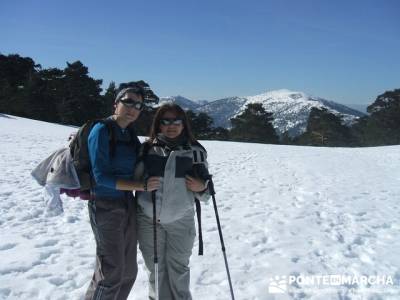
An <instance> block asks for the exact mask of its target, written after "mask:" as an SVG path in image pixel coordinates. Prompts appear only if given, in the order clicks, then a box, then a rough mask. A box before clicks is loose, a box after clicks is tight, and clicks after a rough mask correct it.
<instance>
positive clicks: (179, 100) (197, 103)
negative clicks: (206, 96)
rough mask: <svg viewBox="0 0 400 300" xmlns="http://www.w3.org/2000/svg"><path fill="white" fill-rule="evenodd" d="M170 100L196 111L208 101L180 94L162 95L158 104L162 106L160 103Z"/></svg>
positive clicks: (186, 108)
mask: <svg viewBox="0 0 400 300" xmlns="http://www.w3.org/2000/svg"><path fill="white" fill-rule="evenodd" d="M168 102H173V103H176V104H178V105H179V106H181V107H182V108H183V109H185V110H192V111H195V110H196V109H197V108H199V107H200V106H202V105H204V104H206V103H208V102H207V101H205V100H200V101H194V100H190V99H187V98H185V97H182V96H179V95H178V96H170V97H161V98H160V102H159V103H158V105H157V106H160V105H162V104H164V103H168Z"/></svg>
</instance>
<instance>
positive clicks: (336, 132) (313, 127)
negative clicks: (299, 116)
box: [295, 107, 351, 146]
mask: <svg viewBox="0 0 400 300" xmlns="http://www.w3.org/2000/svg"><path fill="white" fill-rule="evenodd" d="M295 141H296V143H298V144H301V145H313V146H350V145H351V134H350V128H349V127H347V126H345V125H343V121H342V118H341V117H340V116H338V115H335V114H334V113H331V112H329V111H328V110H327V109H326V108H316V107H314V108H312V109H311V112H310V115H309V117H308V121H307V129H306V132H305V133H304V134H302V135H300V136H299V137H297V138H296V139H295Z"/></svg>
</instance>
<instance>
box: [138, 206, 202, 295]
mask: <svg viewBox="0 0 400 300" xmlns="http://www.w3.org/2000/svg"><path fill="white" fill-rule="evenodd" d="M137 218H138V219H137V221H138V241H139V248H140V251H141V252H142V255H143V258H144V261H145V264H146V267H147V269H148V270H149V273H150V274H149V283H150V284H149V299H154V297H155V292H154V288H155V286H154V285H155V273H154V248H153V247H154V238H153V219H152V218H149V217H147V216H146V215H144V214H143V213H142V212H141V210H140V208H139V209H138V215H137ZM195 236H196V228H195V224H194V216H193V214H192V213H191V214H190V215H188V216H186V217H184V218H182V219H180V220H178V221H175V222H173V223H169V224H159V223H158V224H157V244H158V247H157V250H158V253H157V254H158V271H159V277H158V278H159V279H158V280H159V298H160V300H190V299H192V296H191V294H190V289H189V286H190V269H189V260H190V256H191V254H192V248H193V243H194V239H195Z"/></svg>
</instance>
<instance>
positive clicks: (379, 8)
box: [0, 0, 400, 104]
mask: <svg viewBox="0 0 400 300" xmlns="http://www.w3.org/2000/svg"><path fill="white" fill-rule="evenodd" d="M399 11H400V1H397V0H381V1H378V0H374V1H372V0H363V1H351V0H347V1H342V0H335V1H328V0H302V1H299V0H292V1H289V0H265V1H261V0H260V1H251V0H247V1H235V0H231V1H225V0H223V1H219V0H214V1H211V0H202V1H191V0H185V1H174V0H170V1H165V0H164V1H150V0H148V1H134V0H131V1H114V2H111V1H107V2H106V1H91V0H90V1H83V0H81V1H78V0H68V1H57V0H43V1H41V0H38V1H31V0H25V1H24V0H13V1H11V0H9V1H1V2H0V52H1V53H2V54H6V55H7V54H11V53H18V54H20V55H22V56H29V57H31V58H33V59H34V60H35V62H36V63H40V64H41V65H42V66H43V67H45V68H47V67H58V68H64V67H65V66H66V62H67V61H68V62H73V61H75V60H81V61H82V62H83V63H84V64H85V65H86V66H88V67H89V71H90V74H91V76H92V77H94V78H96V79H103V80H104V87H107V86H108V84H109V82H110V81H111V80H113V81H115V82H116V83H117V84H119V83H121V82H127V81H131V80H139V79H144V80H145V81H147V82H149V83H150V84H151V86H152V87H153V88H154V90H155V92H156V93H157V94H158V95H160V96H169V95H178V94H179V95H183V96H185V97H187V98H189V99H207V100H216V99H220V98H223V97H229V96H247V95H256V94H259V93H263V92H265V91H267V90H273V89H281V88H287V89H291V90H297V91H303V92H306V93H309V94H312V95H315V96H320V97H324V98H327V99H330V100H334V101H337V102H341V103H344V104H346V103H363V104H366V103H372V102H373V101H374V100H375V98H376V96H377V95H379V94H381V93H383V92H384V91H385V90H390V89H394V88H400V18H399V15H398V13H399Z"/></svg>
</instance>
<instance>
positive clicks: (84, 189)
mask: <svg viewBox="0 0 400 300" xmlns="http://www.w3.org/2000/svg"><path fill="white" fill-rule="evenodd" d="M97 123H102V124H104V125H106V127H107V130H108V136H109V144H110V147H109V148H110V157H111V158H112V157H114V155H115V149H116V145H117V141H116V138H115V133H114V126H115V125H114V123H115V121H114V120H113V119H111V118H106V119H94V120H89V121H87V122H86V123H85V124H83V125H82V126H81V127H80V128H79V130H78V132H77V133H76V134H75V135H74V136H73V137H72V139H71V142H70V144H69V148H70V153H71V157H72V161H73V164H74V167H75V170H76V172H77V175H78V178H79V183H80V188H79V191H77V190H67V189H63V190H62V192H65V193H66V194H67V195H68V196H72V197H77V196H79V197H80V198H81V199H84V200H89V199H90V190H91V189H92V188H93V187H94V186H95V182H94V180H93V177H92V174H91V171H92V166H91V163H90V158H89V149H88V137H89V134H90V131H91V130H92V128H93V127H94V126H95V125H96V124H97ZM127 129H128V132H129V134H130V137H131V141H130V144H133V145H134V146H135V149H136V151H137V153H136V154H138V151H139V149H140V141H139V139H138V137H137V135H136V131H135V128H134V126H133V124H131V125H129V126H128V127H127Z"/></svg>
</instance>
